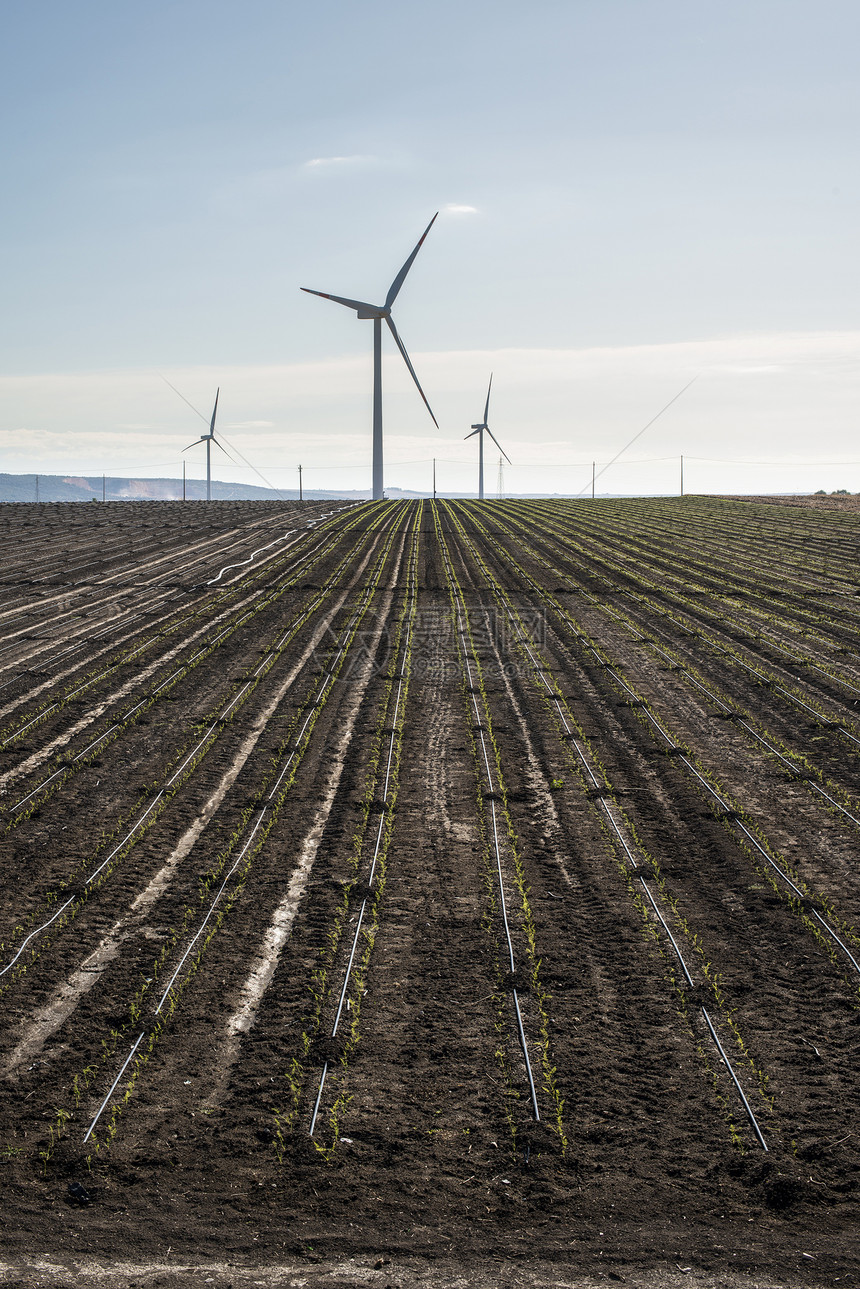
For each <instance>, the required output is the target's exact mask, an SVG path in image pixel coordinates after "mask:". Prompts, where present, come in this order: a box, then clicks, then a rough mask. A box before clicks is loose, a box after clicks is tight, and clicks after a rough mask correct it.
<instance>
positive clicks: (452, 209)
mask: <svg viewBox="0 0 860 1289" xmlns="http://www.w3.org/2000/svg"><path fill="white" fill-rule="evenodd" d="M442 209H443V210H444V211H445V213H446V214H448V215H477V213H478V207H477V206H457V205H456V204H455V203H453V202H449V204H448V205H447V206H443V208H442Z"/></svg>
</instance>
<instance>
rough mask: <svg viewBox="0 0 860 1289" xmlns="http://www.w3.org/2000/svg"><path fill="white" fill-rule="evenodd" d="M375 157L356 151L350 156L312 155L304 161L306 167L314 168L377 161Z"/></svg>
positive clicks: (307, 168) (308, 168)
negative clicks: (308, 159)
mask: <svg viewBox="0 0 860 1289" xmlns="http://www.w3.org/2000/svg"><path fill="white" fill-rule="evenodd" d="M375 159H376V158H375V157H369V156H364V155H362V154H361V153H356V154H355V155H353V156H349V157H312V158H311V159H310V161H306V162H305V163H304V168H305V169H306V170H313V169H321V168H325V167H328V166H354V165H360V164H362V163H366V162H368V161H375Z"/></svg>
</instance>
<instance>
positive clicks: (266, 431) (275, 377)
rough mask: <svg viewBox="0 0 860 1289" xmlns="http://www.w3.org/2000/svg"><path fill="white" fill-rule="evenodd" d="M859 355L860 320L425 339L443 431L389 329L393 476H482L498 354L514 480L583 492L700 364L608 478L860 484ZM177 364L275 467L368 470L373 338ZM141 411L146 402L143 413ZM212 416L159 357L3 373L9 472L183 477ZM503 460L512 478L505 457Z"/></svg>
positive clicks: (224, 465)
mask: <svg viewBox="0 0 860 1289" xmlns="http://www.w3.org/2000/svg"><path fill="white" fill-rule="evenodd" d="M858 354H860V331H859V332H831V333H795V334H762V335H747V336H725V337H719V338H716V339H709V340H698V341H685V342H679V343H675V344H672V343H667V344H657V345H635V346H620V347H615V348H611V347H600V348H596V347H595V348H581V349H525V348H510V349H500V350H463V351H441V352H421V351H415V352H412V354H411V357H412V359H413V362H414V364H415V369H416V371H417V373H418V376H419V379H420V380H421V383H422V386H423V388H424V389H425V391H426V393H427V396H428V398H429V399H430V403H431V406H432V407H433V410H434V412H435V413H436V415H437V418H438V420H439V423H440V425H441V427H442V428H441V431H437V430H436V429H435V428H434V427H433V424H432V422H431V421H430V419H429V417H428V416H427V412H426V409H425V408H424V406H423V404H422V403H421V400H420V399H419V397H418V394H417V392H416V390H415V388H414V386H413V384H412V381H411V379H410V376H409V373H408V372H407V371H406V369H405V367H404V365H403V363H402V362H401V360H400V358H399V356H398V355H397V353H396V351H395V350H394V349H393V346H389V347H387V348H386V350H385V376H384V389H385V432H386V461H387V462H388V463H390V466H391V471H389V470H388V469H387V470H386V479H387V481H388V482H390V483H391V484H392V485H399V486H403V487H423V486H425V484H426V479H427V478H429V477H430V476H429V470H430V464H429V462H430V460H431V458H432V457H437V458H438V459H439V468H440V472H441V473H440V481H441V482H440V486H442V487H445V488H466V487H468V488H471V487H473V486H474V480H473V474H474V458H475V453H474V446H475V445H474V442H471V443H466V442H464V435H465V434H466V433H467V432H468V429H469V426H470V425H471V424H472V422H473V421H475V420H476V418H477V417H478V416H479V415H480V413H481V412H482V410H483V405H484V399H485V397H486V388H487V378H488V375H489V372H490V371H493V372H494V373H495V375H494V380H493V398H492V403H491V407H490V422H491V425H492V427H493V431H494V433H496V434H497V436H498V438H499V441H500V442H501V443H502V445H503V447H504V448H505V451H506V452H508V454H509V455H510V456H511V458H512V459H513V460H514V463H515V464H514V466H513V467H508V466H505V479H506V484H505V486H506V488H507V489H508V490H509V491H512V492H518V491H531V490H536V489H541V488H543V489H547V490H549V491H559V492H569V491H573V492H576V491H578V490H579V488H580V487H581V486H583V484H584V482H585V475H589V477H590V468H591V461H592V460H596V461H597V462H598V464H599V463H600V462H601V461H603V462H606V461H608V460H610V458H611V457H613V456H614V455H615V453H616V452H617V451H618V449H619V448H621V447H622V446H623V445H624V443H626V442H628V441H629V440H630V439H631V438H632V437H633V436H634V435H635V434H636V432H637V430H639V429H640V428H641V427H642V426H643V425H645V424H646V423H647V422H648V421H649V420H650V419H651V418H652V417H653V416H654V415H655V413H656V412H658V411H659V409H660V408H661V407H663V406H665V404H666V403H667V402H668V401H669V399H670V398H672V396H673V395H674V394H677V392H678V391H679V390H680V389H681V388H682V387H683V386H684V385H686V384H687V382H688V381H689V380H690V378H691V377H692V376H694V375H696V374H697V373H698V374H699V379H698V380H697V381H696V383H695V384H694V385H693V386H692V388H691V389H690V390H688V391H687V392H686V393H685V394H684V396H683V398H680V399H678V401H677V402H676V403H675V404H674V405H673V406H672V407H671V408H670V409H669V411H668V412H667V413H666V414H665V415H663V416H661V417H660V418H659V420H658V421H657V422H656V423H655V424H654V425H653V426H652V427H651V428H650V429H649V430H648V431H647V433H646V434H644V435H643V437H642V438H641V439H640V440H639V441H638V442H637V443H636V444H635V446H634V448H633V449H632V450H631V452H630V454H629V459H628V458H627V457H622V459H621V461H620V462H619V463H618V465H617V466H613V467H612V470H611V471H609V472H608V473H607V475H606V476H605V477H604V479H603V481H602V482H603V484H604V485H605V488H606V490H608V491H621V492H635V491H637V490H640V491H661V490H664V491H670V490H671V487H672V486H673V485H674V484H675V483H676V482H677V472H678V457H679V455H680V454H681V453H683V454H684V458H685V479H686V482H687V485H688V487H689V488H690V489H691V490H697V491H767V490H785V491H791V490H793V489H807V488H808V489H811V490H812V491H814V490H815V489H816V488H819V487H822V488H827V489H833V488H838V487H847V488H850V489H851V490H852V491H858V490H860V464H858V465H857V466H851V467H845V468H842V467H838V468H837V467H836V466H832V468H831V466H829V465H828V464H827V463H828V462H830V463H834V462H839V461H857V460H858V458H860V452H858V451H857V449H856V446H855V443H856V435H855V422H856V409H857V406H858V404H860V363H858V362H857V357H858ZM165 375H166V376H167V378H168V380H169V381H170V382H171V384H174V385H176V387H177V388H178V389H181V390H183V392H184V393H185V394H186V395H187V397H188V398H189V399H190V400H191V401H201V400H204V399H206V398H208V397H209V395H210V392H211V389H212V388H214V386H215V385H217V384H220V386H221V405H220V406H221V407H222V409H223V414H224V421H223V424H224V426H225V427H226V429H227V433H228V434H229V435H231V436H232V434H233V432H234V431H239V432H240V436H239V435H237V437H236V439H235V442H236V444H237V446H239V447H240V449H241V452H242V453H243V455H244V456H246V457H247V458H248V460H249V461H252V462H253V463H254V465H256V466H257V468H258V469H260V470H261V471H262V472H263V473H264V474H265V475H266V476H267V477H270V478H272V480H273V482H276V483H277V482H278V481H279V480H287V479H290V478H292V474H291V472H292V471H294V469H295V467H296V465H297V463H298V462H299V461H301V462H302V464H303V465H304V466H305V469H306V472H307V473H306V483H307V486H308V487H314V486H324V485H325V483H326V481H329V482H331V483H337V484H338V485H340V486H343V487H363V486H366V485H367V482H368V477H369V458H370V392H371V366H370V361H369V356H368V355H367V354H364V353H361V354H360V355H357V356H355V355H343V356H338V357H332V358H330V359H327V360H324V361H320V362H306V363H296V364H279V365H276V364H271V365H259V366H250V365H249V366H234V367H221V368H203V367H198V368H185V369H176V370H167V371H166V373H165ZM132 410H133V411H135V412H137V414H138V417H139V419H138V420H137V421H135V422H134V423H129V422H128V421H127V420H126V418H127V416H128V415H129V412H131V411H132ZM230 417H236V419H235V420H230V419H228V418H230ZM131 424H133V425H134V426H135V428H134V429H132V428H130V425H131ZM138 426H139V427H140V428H137V427H138ZM22 427H27V428H26V429H25V428H22ZM120 427H122V428H120ZM200 429H201V426H200V422H199V421H198V419H197V417H195V415H194V413H193V412H192V411H191V410H190V409H189V408H186V407H184V406H183V404H182V403H180V401H179V399H177V398H176V396H175V394H173V393H172V391H171V390H170V389H168V388H167V386H166V385H165V384H164V382H163V381H162V380H161V379H160V377H159V375H158V373H156V372H154V371H150V370H143V369H131V370H118V371H107V372H106V371H101V372H77V373H48V374H40V375H28V376H0V470H2V471H11V472H14V473H29V472H33V471H36V470H38V471H40V472H44V473H71V474H75V475H84V474H96V473H101V472H102V470H106V471H108V472H113V473H124V472H127V473H138V474H140V475H141V476H144V475H146V474H151V475H155V474H162V475H163V474H171V475H172V477H177V475H180V476H181V472H182V466H181V460H182V458H181V451H182V449H183V448H184V447H186V445H187V444H189V443H190V442H191V441H192V440H193V439H194V438H195V437H196V436H197V435H198V434H199V432H200ZM491 459H492V461H493V463H494V464H493V471H492V477H493V481H495V469H496V458H495V457H492V458H491ZM186 460H187V461H188V468H189V470H190V471H191V473H193V474H199V472H200V470H201V469H202V468H203V467H202V465H201V461H202V455H201V454H199V453H197V454H195V453H194V452H192V453H189V454H188V456H187V458H186ZM810 461H813V462H815V464H814V465H813V466H811V467H809V468H807V466H806V465H804V464H803V463H804V462H807V463H808V462H810ZM398 462H402V463H404V464H403V465H402V466H398V465H397V463H398ZM416 462H417V463H416ZM395 467H396V469H395ZM488 468H489V467H488ZM218 471H219V477H220V478H223V479H245V480H247V481H249V482H251V481H253V480H252V477H251V475H250V472H249V471H247V470H246V469H244V468H241V469H240V468H238V467H233V466H231V465H230V463H229V462H227V461H226V459H225V460H224V461H223V462H222V461H221V460H220V459H219V464H218ZM583 472H584V473H583ZM581 476H582V477H581Z"/></svg>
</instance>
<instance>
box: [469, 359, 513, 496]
mask: <svg viewBox="0 0 860 1289" xmlns="http://www.w3.org/2000/svg"><path fill="white" fill-rule="evenodd" d="M492 388H493V375H492V372H491V373H490V383H489V385H488V387H487V402H486V406H485V407H484V419H483V421H481V423H480V425H473V426H472V433H471V434H467V435H466V438H467V439H473V438H474V437H475V435H476V434H477V436H478V500H479V501H483V500H484V430H486V431H487V433H488V434H489V436H490V438H491V439H492V440H493V442H494V443H495V445H496V447H497V448H498V449H499V451H500V452H501V454H502V456H503V457H504V458H505V460H506V461H507V463H508V465H512V464H513V462H512V461H511V458H510V457H509V456H508V454H507V452H506V451H505V449H504V448H503V447H502V445H501V443H500V442H499V440H498V439H497V438H496V436H495V434H494V433H493V431H492V430H491V429H490V427H489V425H488V424H487V417H488V416H489V414H490V390H491V389H492ZM500 464H501V463H500Z"/></svg>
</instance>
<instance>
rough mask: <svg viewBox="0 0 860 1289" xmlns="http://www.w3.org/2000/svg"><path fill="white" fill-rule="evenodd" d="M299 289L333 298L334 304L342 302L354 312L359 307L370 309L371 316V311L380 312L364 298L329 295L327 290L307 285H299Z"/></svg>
mask: <svg viewBox="0 0 860 1289" xmlns="http://www.w3.org/2000/svg"><path fill="white" fill-rule="evenodd" d="M299 290H300V291H306V292H307V294H308V295H318V296H320V298H321V299H323V300H334V302H335V304H342V305H344V306H345V307H346V308H347V309H355V310H356V312H358V311H359V310H360V309H370V310H371V311H372V312H371V315H370V316H371V317H372V316H373V313H381V310H380V308H379V305H377V304H368V303H367V301H366V300H348V299H347V298H346V297H345V296H343V295H329V294H328V292H327V291H312V290H311V288H310V287H309V286H303V287H299Z"/></svg>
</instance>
